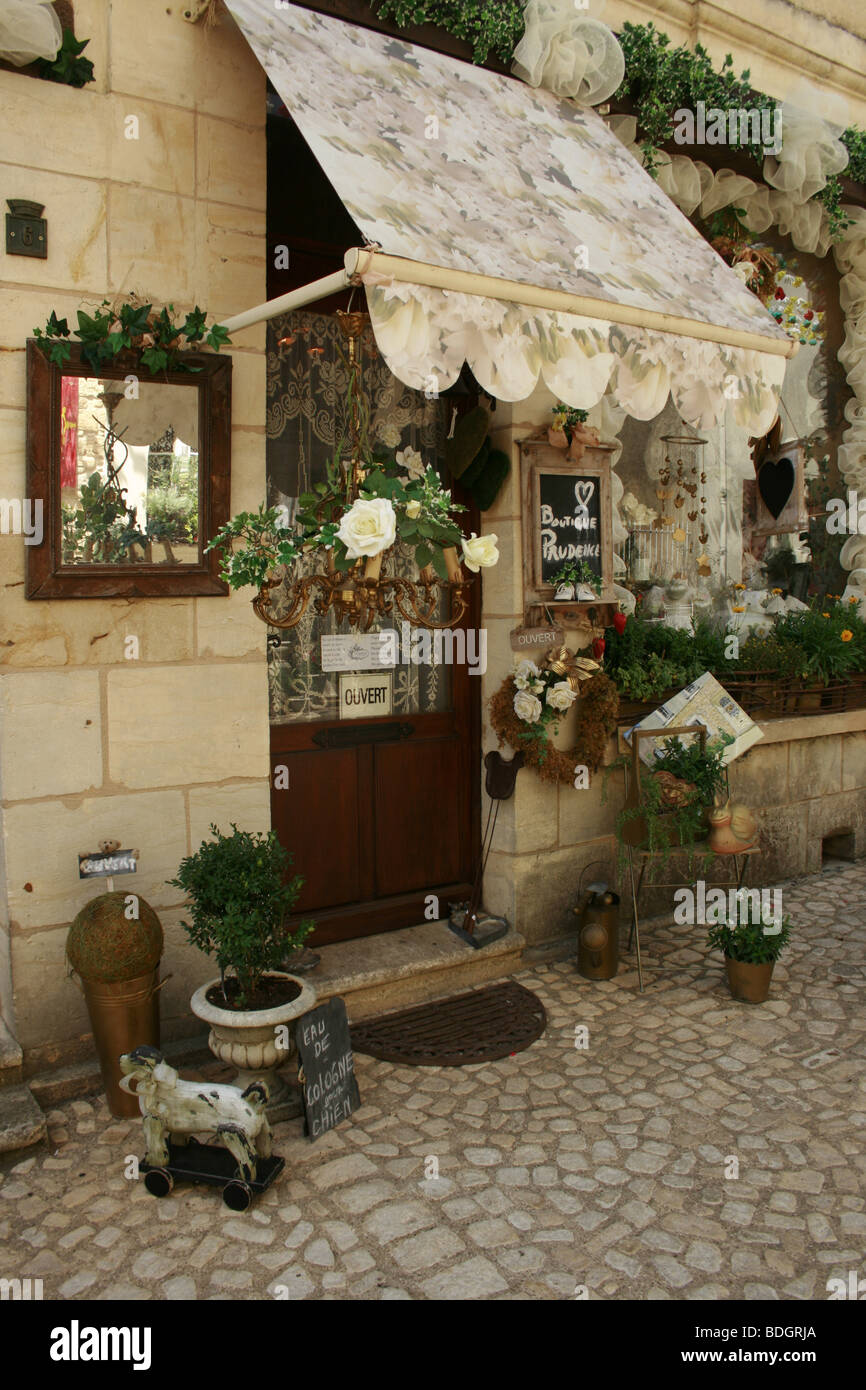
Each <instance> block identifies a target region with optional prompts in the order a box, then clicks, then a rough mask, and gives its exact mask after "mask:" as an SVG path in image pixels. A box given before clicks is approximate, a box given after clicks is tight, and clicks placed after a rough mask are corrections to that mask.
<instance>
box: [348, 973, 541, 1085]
mask: <svg viewBox="0 0 866 1390" xmlns="http://www.w3.org/2000/svg"><path fill="white" fill-rule="evenodd" d="M546 1027H547V1014H546V1013H545V1011H544V1005H543V1004H542V1002H541V1000H540V999H537V998H536V996H535V995H534V994H532V993H531V992H530V991H529V990H528V989H524V987H523V985H518V984H517V983H516V982H515V981H514V980H506V981H504V982H503V983H502V984H497V985H488V986H487V987H486V988H485V989H473V990H469V991H468V992H467V993H466V994H456V995H454V996H452V998H450V999H437V1000H435V1001H434V1002H433V1003H432V1004H421V1005H420V1006H419V1007H418V1008H415V1009H405V1010H403V1011H402V1012H401V1013H398V1014H386V1015H385V1016H384V1017H383V1018H370V1019H364V1020H363V1022H361V1023H353V1024H352V1047H353V1048H354V1050H355V1051H356V1052H365V1053H366V1054H367V1056H368V1057H378V1058H379V1060H380V1061H382V1062H403V1063H405V1064H406V1065H407V1066H410V1067H466V1066H469V1065H471V1064H473V1063H476V1062H497V1061H499V1060H500V1058H502V1057H510V1056H511V1054H512V1053H514V1052H522V1051H523V1050H524V1048H527V1047H529V1046H530V1045H531V1044H532V1043H534V1042H535V1041H536V1039H537V1038H540V1037H541V1035H542V1033H543V1032H544V1030H545V1028H546Z"/></svg>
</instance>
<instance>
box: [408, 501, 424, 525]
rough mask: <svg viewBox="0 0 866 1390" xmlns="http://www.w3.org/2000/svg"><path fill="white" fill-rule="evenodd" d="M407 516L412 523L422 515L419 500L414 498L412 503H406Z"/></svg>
mask: <svg viewBox="0 0 866 1390" xmlns="http://www.w3.org/2000/svg"><path fill="white" fill-rule="evenodd" d="M406 515H407V516H408V518H409V520H410V521H414V520H415V518H416V517H417V516H420V515H421V503H420V502H419V501H418V499H417V498H413V499H412V501H411V502H407V503H406Z"/></svg>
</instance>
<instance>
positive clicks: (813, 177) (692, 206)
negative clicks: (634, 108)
mask: <svg viewBox="0 0 866 1390" xmlns="http://www.w3.org/2000/svg"><path fill="white" fill-rule="evenodd" d="M786 109H787V108H786ZM800 116H803V117H804V118H805V119H803V120H797V119H791V118H789V125H788V126H785V125H784V123H783V127H782V130H783V140H784V139H785V138H786V132H787V131H788V129H790V130H791V137H790V138H791V151H790V157H788V146H787V145H783V149H782V152H781V154H780V157H779V159H776V158H775V157H774V156H768V158H767V159H766V160H765V161H764V168H765V170H766V169H767V167H768V164H770V163H772V171H773V177H774V179H775V182H776V187H773V188H768V187H767V185H766V184H762V183H758V182H757V181H756V180H755V179H750V178H747V177H746V176H745V175H744V174H735V173H734V172H733V171H732V170H731V169H717V170H713V169H711V168H710V166H709V165H708V164H705V163H704V162H703V160H700V159H690V158H689V157H688V155H677V154H675V155H669V154H666V153H665V152H664V151H663V150H657V151H656V154H655V164H656V180H657V182H658V185H659V187H660V188H661V190H662V192H663V193H666V194H667V195H668V197H669V198H670V199H671V201H672V202H674V203H676V205H677V207H678V208H679V209H680V210H681V211H682V212H684V213H685V214H686V216H687V217H691V215H692V214H693V213H694V212H695V211H697V212H698V213H699V215H700V216H701V217H703V218H706V217H710V216H711V215H712V214H713V213H714V212H718V211H719V210H720V209H721V208H726V207H731V206H735V207H741V208H743V210H744V214H745V216H744V219H743V220H744V222H745V224H746V226H747V227H748V229H749V231H750V232H755V233H756V234H758V235H759V234H760V233H762V232H766V231H767V229H768V228H769V227H772V226H774V225H775V226H777V227H778V228H779V230H780V231H781V232H782V234H783V235H784V236H790V237H791V240H792V241H793V243H794V245H795V246H796V247H797V250H798V251H806V252H808V253H809V254H810V255H817V256H826V254H827V252H828V250H829V249H830V244H831V238H830V219H829V217H828V216H827V212H826V209H825V208H824V207H822V205H821V204H820V203H815V202H809V201H808V197H809V196H811V195H809V194H807V193H806V190H808V189H813V190H815V191H817V189H820V188H823V187H824V184H825V183H826V181H827V178H828V177H829V175H830V174H831V173H838V172H839V168H840V167H841V168H844V167H845V166H844V164H842V165H841V166H839V158H840V156H839V153H838V150H839V149H841V150H842V151H843V153H844V155H845V162H847V159H848V152H847V150H845V147H844V145H842V144H841V142H839V141H837V140H836V139H835V137H834V136H833V134H832V130H833V129H834V128H833V127H829V126H828V125H827V122H826V121H820V120H816V118H815V117H812V116H808V115H806V113H803V112H801V113H800ZM607 124H608V126H609V127H610V129H611V130H612V131H613V133H614V135H616V137H617V139H618V140H620V141H622V143H623V144H624V145H625V147H626V149H627V150H628V151H629V153H630V154H632V155H633V156H634V158H635V159H636V160H637V161H638V163H639V164H642V163H643V162H644V158H643V151H642V150H641V148H640V146H639V145H638V143H637V120H636V119H635V117H634V116H611V117H609V118H608V120H607ZM819 127H820V129H819ZM806 131H811V133H812V134H813V135H814V136H815V140H816V150H815V151H812V152H810V151H809V149H808V148H806V147H804V145H803V143H802V141H803V138H804V132H806ZM828 132H829V133H828ZM798 174H799V175H801V176H802V182H801V184H800V186H799V187H798V186H797V176H798ZM783 185H784V186H783Z"/></svg>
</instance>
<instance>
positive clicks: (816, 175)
mask: <svg viewBox="0 0 866 1390" xmlns="http://www.w3.org/2000/svg"><path fill="white" fill-rule="evenodd" d="M777 119H778V120H779V121H780V122H781V137H782V146H781V149H780V151H779V154H778V156H777V155H772V154H770V155H767V156H766V158H765V160H764V179H765V181H766V182H767V183H768V184H770V186H771V187H772V188H778V189H780V190H781V192H783V193H788V194H789V195H790V196H791V197H792V198H793V199H794V200H795V201H796V202H798V203H805V202H807V201H808V199H809V198H811V197H812V196H813V194H815V193H820V191H821V189H822V188H823V187H824V185H825V184H826V182H827V180H828V178H830V176H831V175H832V174H840V173H841V172H842V170H843V169H844V168H845V166H846V165H847V163H848V151H847V149H846V148H845V146H844V145H843V144H842V141H841V140H840V139H839V136H840V135H841V134H842V131H841V130H840V129H839V128H838V127H837V126H833V125H831V124H830V123H829V121H825V120H824V119H823V118H822V117H821V116H816V115H814V114H813V113H812V112H811V111H807V110H805V109H803V108H802V107H799V106H794V105H792V104H791V103H790V102H788V101H785V102H783V103H782V105H781V107H779V109H778V114H777Z"/></svg>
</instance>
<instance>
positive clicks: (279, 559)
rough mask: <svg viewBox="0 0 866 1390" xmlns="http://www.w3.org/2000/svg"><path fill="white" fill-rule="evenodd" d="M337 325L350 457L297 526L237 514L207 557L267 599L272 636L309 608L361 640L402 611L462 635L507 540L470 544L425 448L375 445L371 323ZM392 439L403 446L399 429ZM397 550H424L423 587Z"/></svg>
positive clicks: (261, 611) (278, 512)
mask: <svg viewBox="0 0 866 1390" xmlns="http://www.w3.org/2000/svg"><path fill="white" fill-rule="evenodd" d="M338 319H339V323H340V327H341V329H342V332H343V335H344V337H345V340H346V356H345V358H343V362H344V365H345V367H346V374H347V378H348V387H347V397H346V401H347V407H348V410H347V416H348V430H349V443H348V457H345V458H344V457H343V450H342V447H341V444H338V446H337V449H336V451H335V453H334V456H333V458H332V459H331V460H330V462H329V464H328V467H327V476H326V478H325V479H324V481H321V482H317V483H316V484H315V486H314V488H313V491H312V492H308V493H304V494H303V495H302V496H301V497H299V498H298V500H297V506H296V509H295V513H294V518H293V520H292V522H291V524H290V523H288V521H287V519H286V516H285V513H286V508H284V507H283V508H280V507H271V508H265V506H264V504H262V506H260V507H259V510H258V512H242V513H240V515H238V516H236V517H233V518H232V520H231V521H230V522H229V523H228V525H227V526H224V527H223V528H222V530H221V531H220V532H219V533H218V534H217V535H216V536H215V537H214V539H213V540H212V541H211V543H210V545H209V546H208V549H209V550H213V549H217V550H220V551H221V552H222V557H223V562H222V570H221V573H222V577H223V579H224V580H225V581H226V582H227V583H228V584H229V585H230V587H231V588H233V589H240V588H243V587H244V586H245V585H252V586H253V587H254V588H255V589H256V590H257V593H256V596H255V598H254V599H253V601H252V604H253V610H254V612H255V613H256V616H257V617H259V618H261V620H262V622H264V623H267V624H268V625H269V626H270V627H275V628H282V629H285V628H292V627H295V626H296V625H297V624H298V623H299V622H300V621H301V618H302V617H303V616H304V614H305V613H306V611H307V608H308V607H309V605H310V602H312V603H313V607H314V609H315V611H316V613H318V614H319V615H320V616H322V617H324V616H325V615H326V614H328V613H331V612H332V613H333V614H334V616H335V617H336V619H337V621H338V622H340V623H342V622H344V621H347V622H348V623H349V624H350V625H351V626H352V627H353V628H355V629H357V630H359V631H361V632H369V631H370V629H371V628H372V626H373V624H374V622H376V621H377V619H381V618H387V617H389V616H391V615H393V614H394V613H395V611H396V612H397V613H399V614H400V616H401V617H402V618H404V619H405V620H406V621H407V622H408V623H410V624H412V625H413V626H417V627H425V628H431V629H440V628H451V627H456V626H457V624H458V623H459V622H460V621H461V620H462V618H463V617H464V615H465V614H466V612H467V610H468V608H469V590H470V585H471V583H472V579H473V577H474V575H476V574H478V573H479V571H480V570H482V569H487V568H489V567H490V566H491V565H495V564H496V562H497V561H498V559H499V551H498V549H497V545H496V536H494V535H488V536H476V535H475V533H474V532H473V533H472V535H471V536H469V537H468V538H467V537H466V536H464V535H463V533H462V531H461V529H460V526H459V524H458V521H457V514H459V513H460V512H463V511H465V510H466V508H465V507H463V506H461V505H460V504H459V503H457V502H454V501H453V499H452V497H451V494H450V492H449V491H448V489H447V488H445V487H444V486H443V484H442V480H441V478H440V477H439V474H438V473H437V471H436V469H435V468H434V467H433V466H432V465H431V464H429V463H428V464H425V462H424V460H423V458H422V456H421V454H420V453H419V452H418V451H417V450H416V449H413V448H411V447H410V446H405V447H403V448H401V447H400V444H399V442H398V443H396V444H388V445H386V444H385V443H383V442H381V441H379V442H377V443H376V444H375V445H371V444H370V441H369V429H368V427H369V408H368V405H367V402H366V400H365V399H364V395H363V393H362V391H361V369H360V361H359V356H358V341H359V339H360V337H361V334H362V333H363V331H364V328H365V325H366V323H367V322H368V319H367V315H366V314H363V313H343V312H339V313H338ZM385 433H386V435H387V436H388V437H389V438H390V439H392V440H393V439H394V438H395V437H396V436H397V435H398V433H399V432H398V431H397V430H396V429H393V430H392V429H390V428H389V430H387V431H386V432H385ZM398 544H400V545H401V546H402V547H404V548H407V547H408V548H409V549H411V550H413V551H414V556H415V563H416V565H417V566H418V577H417V579H409V578H406V577H405V576H403V575H398V574H397V573H396V547H397V545H398ZM311 565H312V566H313V568H312V571H311V572H307V571H308V570H309V568H310V566H311ZM467 571H468V574H467ZM443 600H444V601H443Z"/></svg>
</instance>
